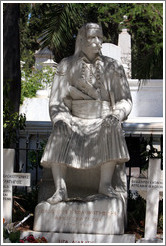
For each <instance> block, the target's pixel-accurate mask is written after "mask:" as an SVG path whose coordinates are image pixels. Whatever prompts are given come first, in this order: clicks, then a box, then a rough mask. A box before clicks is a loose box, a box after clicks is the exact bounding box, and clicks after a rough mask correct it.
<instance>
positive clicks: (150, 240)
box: [137, 238, 163, 243]
mask: <svg viewBox="0 0 166 246" xmlns="http://www.w3.org/2000/svg"><path fill="white" fill-rule="evenodd" d="M162 242H163V240H162V239H160V238H151V239H146V238H141V239H139V240H138V241H137V243H162Z"/></svg>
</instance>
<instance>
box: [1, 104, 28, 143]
mask: <svg viewBox="0 0 166 246" xmlns="http://www.w3.org/2000/svg"><path fill="white" fill-rule="evenodd" d="M3 107H4V108H3V147H4V148H10V147H13V144H15V143H16V138H17V131H18V130H23V129H24V128H25V121H26V116H25V114H20V115H19V114H18V113H17V112H15V113H12V114H11V111H10V108H11V104H10V103H9V101H5V102H4V104H3Z"/></svg>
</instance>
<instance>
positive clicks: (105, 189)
mask: <svg viewBox="0 0 166 246" xmlns="http://www.w3.org/2000/svg"><path fill="white" fill-rule="evenodd" d="M99 193H101V194H104V195H106V196H109V197H117V196H118V194H117V192H116V191H115V189H114V188H113V187H112V186H111V185H105V186H102V187H100V189H99Z"/></svg>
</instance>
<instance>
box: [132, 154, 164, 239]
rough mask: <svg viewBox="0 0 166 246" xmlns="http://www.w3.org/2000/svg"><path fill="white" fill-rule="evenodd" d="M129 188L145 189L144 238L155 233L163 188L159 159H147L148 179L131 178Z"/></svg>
mask: <svg viewBox="0 0 166 246" xmlns="http://www.w3.org/2000/svg"><path fill="white" fill-rule="evenodd" d="M130 189H131V190H138V191H142V190H143V191H146V216H145V240H152V239H155V238H156V235H157V224H158V209H159V192H161V191H162V190H163V180H162V179H161V159H158V158H156V159H149V167H148V179H144V178H131V180H130Z"/></svg>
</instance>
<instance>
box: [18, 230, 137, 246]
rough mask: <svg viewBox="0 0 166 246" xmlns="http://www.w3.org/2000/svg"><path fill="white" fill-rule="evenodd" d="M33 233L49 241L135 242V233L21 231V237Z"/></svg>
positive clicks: (75, 242) (36, 236) (74, 242)
mask: <svg viewBox="0 0 166 246" xmlns="http://www.w3.org/2000/svg"><path fill="white" fill-rule="evenodd" d="M31 234H32V235H33V236H34V237H35V238H38V237H43V236H44V237H45V238H46V239H47V241H48V243H60V244H63V243H73V244H77V243H85V244H86V243H135V235H132V234H123V235H104V234H98V235H97V234H76V233H54V232H34V231H24V232H21V238H24V237H27V236H29V235H31Z"/></svg>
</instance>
